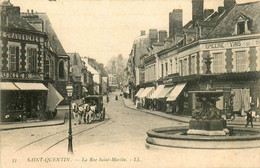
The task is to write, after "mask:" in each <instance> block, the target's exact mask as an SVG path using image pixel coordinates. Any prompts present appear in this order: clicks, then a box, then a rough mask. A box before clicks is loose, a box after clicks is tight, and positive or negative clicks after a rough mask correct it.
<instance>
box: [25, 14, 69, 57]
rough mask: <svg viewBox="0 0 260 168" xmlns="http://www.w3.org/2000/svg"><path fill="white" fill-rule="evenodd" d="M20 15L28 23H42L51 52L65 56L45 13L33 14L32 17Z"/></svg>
mask: <svg viewBox="0 0 260 168" xmlns="http://www.w3.org/2000/svg"><path fill="white" fill-rule="evenodd" d="M21 15H22V17H24V19H26V20H28V21H29V22H37V21H40V20H42V21H43V22H44V32H45V33H46V34H47V36H48V39H49V43H50V46H51V49H52V51H53V52H54V53H56V54H57V55H58V56H67V54H66V52H65V50H64V48H63V46H62V44H61V42H60V40H59V38H58V36H57V35H56V33H55V31H54V29H53V27H52V24H51V21H50V19H49V17H48V16H47V14H46V13H34V14H32V15H33V17H32V16H31V15H28V14H27V13H21ZM35 16H38V17H35Z"/></svg>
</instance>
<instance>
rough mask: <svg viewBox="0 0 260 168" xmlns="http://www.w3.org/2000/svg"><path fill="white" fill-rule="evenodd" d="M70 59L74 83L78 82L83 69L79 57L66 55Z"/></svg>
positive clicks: (72, 54)
mask: <svg viewBox="0 0 260 168" xmlns="http://www.w3.org/2000/svg"><path fill="white" fill-rule="evenodd" d="M67 55H68V56H69V57H70V61H69V62H70V67H71V73H72V77H73V80H74V81H77V82H80V80H81V70H82V68H83V65H82V62H81V58H80V55H79V54H78V53H67Z"/></svg>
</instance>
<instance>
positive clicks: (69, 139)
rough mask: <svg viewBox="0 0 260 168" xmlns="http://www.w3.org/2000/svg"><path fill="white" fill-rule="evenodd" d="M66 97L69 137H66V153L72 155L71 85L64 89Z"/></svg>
mask: <svg viewBox="0 0 260 168" xmlns="http://www.w3.org/2000/svg"><path fill="white" fill-rule="evenodd" d="M66 90H67V95H68V98H69V136H68V142H69V144H68V153H70V154H73V148H72V129H71V97H72V93H73V86H72V85H71V84H68V85H67V87H66Z"/></svg>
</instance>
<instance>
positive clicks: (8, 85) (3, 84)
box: [0, 82, 19, 90]
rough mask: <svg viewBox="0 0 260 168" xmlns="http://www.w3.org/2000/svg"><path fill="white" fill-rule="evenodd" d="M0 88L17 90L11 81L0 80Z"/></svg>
mask: <svg viewBox="0 0 260 168" xmlns="http://www.w3.org/2000/svg"><path fill="white" fill-rule="evenodd" d="M0 90H19V88H18V87H16V86H15V85H14V84H13V83H12V82H0Z"/></svg>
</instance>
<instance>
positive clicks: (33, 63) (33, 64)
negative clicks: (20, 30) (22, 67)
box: [27, 48, 37, 72]
mask: <svg viewBox="0 0 260 168" xmlns="http://www.w3.org/2000/svg"><path fill="white" fill-rule="evenodd" d="M27 57H28V72H37V50H36V49H35V48H27Z"/></svg>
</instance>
